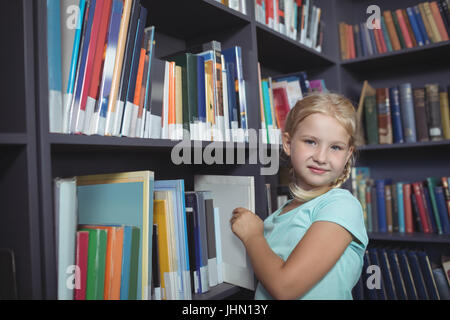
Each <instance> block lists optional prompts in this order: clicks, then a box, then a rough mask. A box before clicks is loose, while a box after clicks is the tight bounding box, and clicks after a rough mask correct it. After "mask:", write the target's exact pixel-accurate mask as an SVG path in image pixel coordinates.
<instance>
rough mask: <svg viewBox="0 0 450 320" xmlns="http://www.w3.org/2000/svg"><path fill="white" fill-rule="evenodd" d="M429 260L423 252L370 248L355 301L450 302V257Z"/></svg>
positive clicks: (357, 286) (355, 288)
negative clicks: (436, 260) (437, 260)
mask: <svg viewBox="0 0 450 320" xmlns="http://www.w3.org/2000/svg"><path fill="white" fill-rule="evenodd" d="M440 260H441V261H439V262H436V263H435V262H433V261H430V257H429V256H428V254H427V253H426V252H425V251H423V250H413V249H403V248H390V247H387V248H386V247H371V248H369V249H368V250H367V251H366V253H365V255H364V265H363V271H362V275H361V278H360V280H359V281H358V283H357V284H356V286H355V287H354V288H353V291H352V293H353V297H354V299H355V300H450V277H449V274H450V257H448V256H445V255H442V256H441V257H440Z"/></svg>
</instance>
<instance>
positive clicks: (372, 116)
mask: <svg viewBox="0 0 450 320" xmlns="http://www.w3.org/2000/svg"><path fill="white" fill-rule="evenodd" d="M364 117H365V120H366V121H365V127H366V134H367V142H368V144H378V141H379V140H378V115H377V105H376V100H375V96H374V95H371V96H366V97H365V98H364Z"/></svg>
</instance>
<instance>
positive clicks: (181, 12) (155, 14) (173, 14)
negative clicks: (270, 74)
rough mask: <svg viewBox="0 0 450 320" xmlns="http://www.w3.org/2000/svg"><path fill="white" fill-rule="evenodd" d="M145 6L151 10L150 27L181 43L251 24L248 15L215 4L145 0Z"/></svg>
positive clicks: (203, 1) (149, 14) (208, 2)
mask: <svg viewBox="0 0 450 320" xmlns="http://www.w3.org/2000/svg"><path fill="white" fill-rule="evenodd" d="M141 3H142V5H143V6H145V7H147V9H148V17H147V25H154V26H155V27H156V30H157V32H161V33H164V34H167V35H170V36H173V37H175V38H177V39H184V40H190V39H195V38H196V37H197V36H199V35H201V34H204V33H205V28H206V29H207V30H208V31H207V32H208V33H209V34H214V33H222V32H224V31H226V30H233V29H235V28H237V27H239V26H241V27H242V26H244V25H246V24H249V23H250V18H249V17H248V16H247V15H244V14H242V13H240V12H239V11H236V10H233V9H230V8H228V7H227V6H224V5H222V4H220V3H218V2H216V1H214V0H202V1H174V0H170V1H169V0H165V1H150V0H142V1H141ZM248 11H249V8H247V13H248ZM156 40H157V39H156Z"/></svg>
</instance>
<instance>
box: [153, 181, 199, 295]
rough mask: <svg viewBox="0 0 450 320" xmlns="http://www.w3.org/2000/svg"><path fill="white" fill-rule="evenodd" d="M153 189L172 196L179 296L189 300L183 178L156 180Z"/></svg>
mask: <svg viewBox="0 0 450 320" xmlns="http://www.w3.org/2000/svg"><path fill="white" fill-rule="evenodd" d="M155 191H172V192H173V196H174V199H173V200H174V206H173V207H174V215H175V216H174V219H175V223H174V226H175V234H176V241H175V242H176V251H177V256H178V263H179V268H178V277H179V279H181V284H180V285H181V288H180V296H181V298H182V299H187V300H190V299H192V297H191V295H190V294H191V283H190V278H189V277H190V271H189V248H188V236H187V225H186V202H185V197H184V194H185V192H184V180H183V179H178V180H156V181H155Z"/></svg>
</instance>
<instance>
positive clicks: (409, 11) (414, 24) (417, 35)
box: [406, 7, 425, 46]
mask: <svg viewBox="0 0 450 320" xmlns="http://www.w3.org/2000/svg"><path fill="white" fill-rule="evenodd" d="M406 14H407V15H408V18H409V21H410V23H411V28H412V31H413V32H414V36H415V38H416V40H417V44H418V45H419V46H423V45H424V43H425V41H424V40H423V38H422V33H421V32H420V29H419V25H418V23H417V20H416V16H415V14H414V11H413V9H412V8H411V7H408V8H406Z"/></svg>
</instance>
